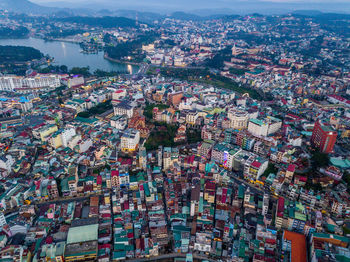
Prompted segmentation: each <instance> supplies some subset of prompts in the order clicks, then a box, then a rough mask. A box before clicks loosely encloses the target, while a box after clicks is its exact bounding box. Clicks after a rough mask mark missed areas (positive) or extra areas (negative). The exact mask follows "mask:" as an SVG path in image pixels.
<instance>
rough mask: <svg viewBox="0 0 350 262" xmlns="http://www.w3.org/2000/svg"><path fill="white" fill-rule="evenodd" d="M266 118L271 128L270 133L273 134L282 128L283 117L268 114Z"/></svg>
mask: <svg viewBox="0 0 350 262" xmlns="http://www.w3.org/2000/svg"><path fill="white" fill-rule="evenodd" d="M266 120H267V122H268V123H269V130H268V132H267V133H268V135H272V134H274V133H276V132H277V131H278V130H280V129H281V127H282V120H281V119H278V118H276V117H272V116H268V117H267V119H266Z"/></svg>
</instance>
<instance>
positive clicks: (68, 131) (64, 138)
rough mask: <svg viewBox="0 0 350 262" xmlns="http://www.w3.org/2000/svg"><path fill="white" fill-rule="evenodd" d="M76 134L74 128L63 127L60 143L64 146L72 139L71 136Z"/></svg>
mask: <svg viewBox="0 0 350 262" xmlns="http://www.w3.org/2000/svg"><path fill="white" fill-rule="evenodd" d="M75 135H76V132H75V128H67V129H65V130H64V131H63V132H62V134H61V138H62V145H63V146H64V147H67V146H68V143H69V141H71V140H72V138H73V137H74V136H75Z"/></svg>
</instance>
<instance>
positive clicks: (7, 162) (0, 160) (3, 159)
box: [0, 155, 15, 173]
mask: <svg viewBox="0 0 350 262" xmlns="http://www.w3.org/2000/svg"><path fill="white" fill-rule="evenodd" d="M14 163H15V160H14V159H13V158H12V156H11V155H6V156H5V155H3V156H0V168H2V169H6V170H7V172H8V173H10V172H11V168H12V165H13V164H14Z"/></svg>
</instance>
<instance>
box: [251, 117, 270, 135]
mask: <svg viewBox="0 0 350 262" xmlns="http://www.w3.org/2000/svg"><path fill="white" fill-rule="evenodd" d="M268 130H269V125H268V123H266V122H265V121H263V120H259V119H250V120H249V123H248V131H249V132H250V133H251V134H252V135H254V136H267V135H268Z"/></svg>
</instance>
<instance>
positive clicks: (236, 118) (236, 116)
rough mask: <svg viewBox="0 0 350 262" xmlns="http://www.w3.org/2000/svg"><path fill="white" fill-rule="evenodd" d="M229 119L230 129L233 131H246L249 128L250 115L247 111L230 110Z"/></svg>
mask: <svg viewBox="0 0 350 262" xmlns="http://www.w3.org/2000/svg"><path fill="white" fill-rule="evenodd" d="M227 117H228V118H229V119H230V127H231V128H233V129H238V130H240V129H246V128H247V126H248V120H249V115H248V113H247V112H245V111H241V110H237V109H230V110H229V111H228V113H227Z"/></svg>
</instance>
